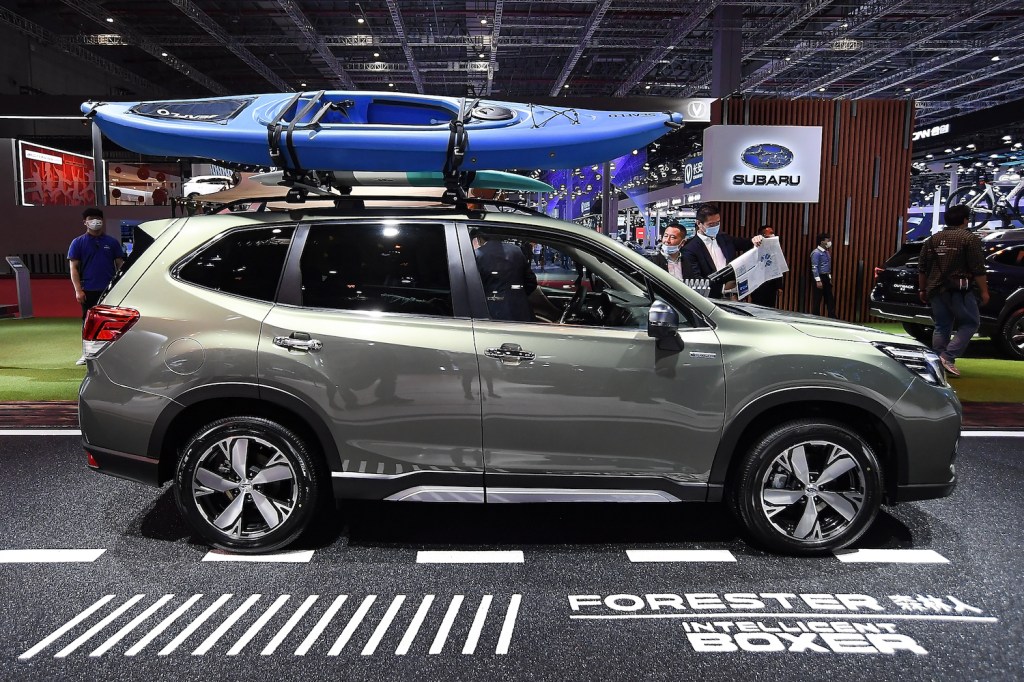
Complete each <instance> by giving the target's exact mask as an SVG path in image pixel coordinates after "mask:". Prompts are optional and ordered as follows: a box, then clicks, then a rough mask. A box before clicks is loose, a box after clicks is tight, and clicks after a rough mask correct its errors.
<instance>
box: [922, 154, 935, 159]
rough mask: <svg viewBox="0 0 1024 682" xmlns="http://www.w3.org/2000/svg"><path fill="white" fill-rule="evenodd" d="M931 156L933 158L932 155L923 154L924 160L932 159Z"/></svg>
mask: <svg viewBox="0 0 1024 682" xmlns="http://www.w3.org/2000/svg"><path fill="white" fill-rule="evenodd" d="M933 156H934V154H925V155H924V158H926V159H930V158H932V157H933Z"/></svg>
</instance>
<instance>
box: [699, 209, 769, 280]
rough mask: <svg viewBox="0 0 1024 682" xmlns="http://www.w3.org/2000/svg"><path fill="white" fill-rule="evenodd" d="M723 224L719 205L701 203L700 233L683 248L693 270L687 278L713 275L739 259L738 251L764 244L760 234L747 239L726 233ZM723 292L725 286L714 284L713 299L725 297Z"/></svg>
mask: <svg viewBox="0 0 1024 682" xmlns="http://www.w3.org/2000/svg"><path fill="white" fill-rule="evenodd" d="M721 227H722V213H721V211H720V210H719V208H718V204H701V205H700V207H699V208H697V234H695V235H694V237H693V239H691V240H690V241H688V242H686V246H684V247H683V250H682V255H683V260H684V261H686V263H687V264H688V265H689V269H690V274H689V275H687V276H688V277H710V276H711V273H713V272H717V271H719V270H721V269H722V268H724V267H725V266H726V265H728V264H729V261H731V260H733V259H734V258H736V254H737V253H738V252H741V251H746V250H747V249H749V248H750V247H751V245H753V246H755V247H757V246H760V245H761V241H762V237H761V235H756V236H755V237H754V238H753V239H749V240H747V239H743V238H742V237H733V236H732V235H729V234H726V233H724V232H722V231H721ZM734 286H735V285H734ZM722 295H723V291H722V285H721V284H715V285H713V286H712V289H711V298H722Z"/></svg>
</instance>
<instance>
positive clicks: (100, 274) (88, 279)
mask: <svg viewBox="0 0 1024 682" xmlns="http://www.w3.org/2000/svg"><path fill="white" fill-rule="evenodd" d="M82 220H83V221H84V222H85V234H83V235H80V236H78V237H76V238H75V240H74V241H72V242H71V247H70V248H69V249H68V261H70V263H71V283H72V284H74V286H75V299H76V300H77V301H78V302H79V303H80V304H81V305H82V320H85V314H86V313H87V312H89V308H91V307H93V306H94V305H96V303H97V301H99V298H100V296H102V295H103V292H104V291H106V289H107V286H108V285H109V284H110V280H112V279H113V278H114V274H115V273H116V272H117V271H118V269H120V267H121V264H122V263H124V258H125V255H124V250H123V249H122V248H121V242H120V240H117V239H115V238H113V237H111V236H110V235H107V234H104V232H103V211H101V210H100V209H98V208H87V209H85V210H84V211H83V212H82ZM75 364H78V365H84V364H85V358H84V356H83V357H81V358H79V359H78V362H76V363H75Z"/></svg>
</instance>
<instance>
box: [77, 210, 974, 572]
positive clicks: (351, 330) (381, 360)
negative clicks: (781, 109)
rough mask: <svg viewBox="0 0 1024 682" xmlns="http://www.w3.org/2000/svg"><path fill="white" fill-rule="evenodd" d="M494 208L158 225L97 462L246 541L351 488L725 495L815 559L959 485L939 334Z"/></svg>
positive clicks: (492, 497)
mask: <svg viewBox="0 0 1024 682" xmlns="http://www.w3.org/2000/svg"><path fill="white" fill-rule="evenodd" d="M479 208H480V207H479V206H475V207H466V206H464V205H463V206H462V207H425V208H378V209H375V208H366V207H359V208H353V209H351V210H342V209H315V208H309V207H297V208H295V209H294V210H291V211H287V212H273V211H262V212H252V213H228V214H224V215H212V216H196V217H188V218H178V219H171V220H163V221H156V222H151V223H147V224H144V225H142V226H141V227H140V228H139V233H138V234H137V237H136V248H135V252H134V253H133V255H132V260H131V261H130V265H129V267H128V268H127V269H126V271H125V272H124V273H123V274H122V276H121V277H120V278H119V279H118V280H117V281H116V282H115V283H114V284H113V286H112V288H111V289H110V290H109V292H108V293H107V295H106V297H105V298H104V300H103V301H102V305H99V306H97V307H95V308H93V309H92V310H91V311H90V313H89V316H88V320H87V323H86V325H85V327H84V330H83V338H84V345H85V348H86V354H87V357H88V374H87V376H86V378H85V380H84V381H83V383H82V387H81V392H80V401H79V410H80V421H81V426H82V434H83V443H84V447H85V450H86V451H87V453H88V458H89V465H90V466H91V467H93V468H95V469H96V470H98V471H100V472H103V473H107V474H111V475H114V476H120V477H123V478H128V479H132V480H135V481H140V482H143V483H148V484H151V485H155V486H159V485H162V484H164V483H166V482H168V481H173V484H174V488H175V495H176V499H177V502H178V505H179V507H180V509H181V512H182V514H183V515H184V517H185V518H186V519H187V520H188V522H189V523H190V524H191V526H192V528H193V529H194V530H195V531H196V532H197V533H198V534H199V535H201V536H202V537H203V538H205V539H206V541H208V542H209V543H210V544H212V545H215V546H217V547H221V548H224V549H228V550H231V551H236V552H266V551H271V550H275V549H278V548H281V547H284V546H286V545H288V544H289V543H291V542H293V541H294V540H296V539H297V538H298V537H299V536H300V535H301V534H302V533H303V531H305V530H306V529H307V528H309V527H310V525H311V523H312V522H313V520H314V518H315V517H316V515H317V514H318V513H330V512H329V510H331V508H332V505H331V504H330V503H331V502H333V501H336V500H342V499H372V500H393V501H416V502H467V503H485V502H486V503H500V502H610V501H619V502H677V501H687V502H718V501H722V500H727V501H728V502H729V504H730V506H731V507H732V508H733V510H734V511H735V513H736V515H737V517H738V519H739V520H740V522H741V523H742V525H743V527H744V528H745V529H746V530H747V531H748V532H749V535H750V537H751V539H753V540H754V541H755V542H757V543H758V544H760V545H762V546H764V547H767V548H769V549H771V550H773V551H779V552H786V553H792V554H815V553H821V552H826V551H831V550H835V549H837V548H840V547H843V546H846V545H849V544H850V543H852V542H854V541H856V540H857V538H859V537H860V536H861V535H862V534H863V533H864V532H865V530H866V529H867V528H868V526H869V525H870V524H871V523H872V520H873V519H874V518H875V515H876V514H877V512H878V509H879V507H880V505H881V504H883V503H886V504H894V503H897V502H903V501H908V500H920V499H926V498H936V497H943V496H945V495H948V494H950V492H951V491H952V490H953V487H954V485H955V482H956V475H955V468H954V460H955V457H956V447H957V439H958V437H959V433H960V421H961V409H960V404H959V402H958V401H957V398H956V395H955V394H954V393H953V391H952V390H951V389H950V388H949V386H948V385H947V383H946V381H945V377H944V376H943V373H942V370H941V368H940V365H939V361H938V358H937V357H936V356H935V355H934V354H933V353H932V352H931V351H930V350H929V349H927V348H926V347H924V346H922V345H919V344H917V343H915V342H913V341H909V340H908V339H905V338H901V337H897V336H893V335H889V334H884V333H880V332H877V331H874V330H871V329H866V328H864V327H859V326H854V325H850V324H844V323H841V322H837V321H834V320H826V319H822V318H817V317H812V316H807V315H798V314H793V313H785V312H780V311H777V310H772V309H767V308H762V307H759V306H754V305H747V304H742V303H731V302H724V301H723V302H716V301H711V300H708V299H706V298H703V297H701V296H699V295H698V294H696V293H695V292H694V291H692V290H691V289H689V288H687V287H686V286H684V285H683V284H682V283H681V282H679V281H678V280H676V279H674V278H673V277H671V276H670V275H669V274H668V273H667V272H665V271H663V270H661V269H660V268H658V267H657V266H655V265H654V264H652V263H651V262H649V261H648V260H646V259H645V258H644V257H643V256H641V255H639V254H637V253H635V252H633V251H631V250H630V249H629V248H627V247H626V246H624V245H622V244H620V243H618V242H616V241H613V240H612V239H609V238H607V237H605V236H603V235H601V234H598V233H596V232H594V231H591V230H588V229H583V228H580V227H578V226H575V225H572V224H569V223H565V222H560V221H557V220H552V219H548V218H545V217H542V216H539V215H535V214H532V213H530V212H527V211H525V210H522V211H518V212H515V211H493V210H476V209H479ZM484 243H487V244H491V246H490V249H491V250H492V251H493V250H494V249H495V244H496V245H497V252H498V253H501V254H503V256H502V258H504V260H503V261H502V264H501V265H495V261H494V260H488V259H486V258H484V257H483V256H482V254H483V253H484V251H485V247H484V246H482V244H484ZM537 245H539V247H540V248H537ZM475 247H479V248H476V249H475ZM516 254H520V255H516ZM538 255H539V257H538ZM531 262H532V265H530V263H531ZM523 268H527V269H529V271H528V272H525V273H524V271H523ZM517 269H518V270H517ZM534 279H536V280H537V284H536V286H534V283H533V281H534ZM513 300H514V301H515V302H516V305H517V306H518V308H517V309H518V310H520V311H521V310H523V308H522V306H524V305H525V306H528V307H526V308H525V310H526V313H527V314H526V315H525V316H524V315H516V316H511V315H508V314H507V312H506V311H508V310H509V309H510V306H509V305H508V304H509V303H510V302H512V301H513Z"/></svg>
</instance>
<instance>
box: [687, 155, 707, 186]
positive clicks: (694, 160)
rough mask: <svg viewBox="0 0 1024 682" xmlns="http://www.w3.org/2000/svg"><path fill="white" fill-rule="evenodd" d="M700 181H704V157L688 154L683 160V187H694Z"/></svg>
mask: <svg viewBox="0 0 1024 682" xmlns="http://www.w3.org/2000/svg"><path fill="white" fill-rule="evenodd" d="M702 182H704V157H703V156H688V157H687V158H686V159H684V160H683V187H686V188H690V187H696V186H697V185H699V184H701V183H702Z"/></svg>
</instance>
